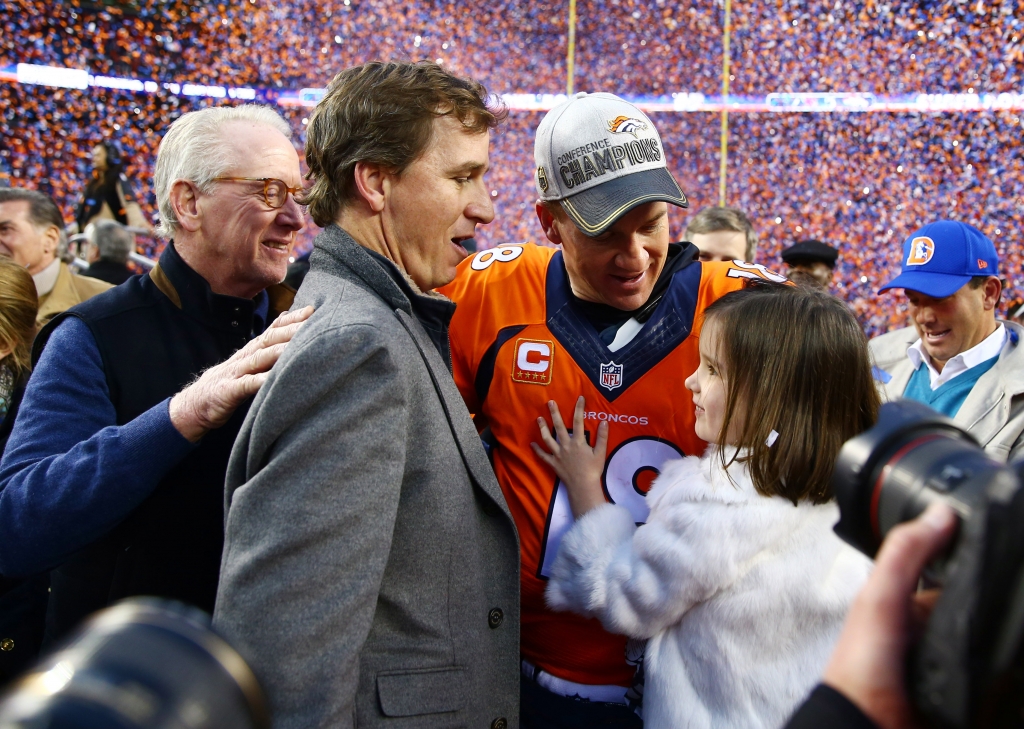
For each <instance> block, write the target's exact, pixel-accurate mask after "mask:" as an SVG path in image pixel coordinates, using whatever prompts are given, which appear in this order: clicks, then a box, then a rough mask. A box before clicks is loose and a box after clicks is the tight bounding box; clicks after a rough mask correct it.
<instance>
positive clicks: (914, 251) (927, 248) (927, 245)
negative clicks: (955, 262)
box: [907, 235, 935, 266]
mask: <svg viewBox="0 0 1024 729" xmlns="http://www.w3.org/2000/svg"><path fill="white" fill-rule="evenodd" d="M933 255H935V241H933V240H932V239H931V238H929V237H928V236H926V235H922V236H918V237H917V238H914V240H912V241H910V254H909V255H908V256H907V265H908V266H923V265H924V264H926V263H928V261H930V260H932V256H933Z"/></svg>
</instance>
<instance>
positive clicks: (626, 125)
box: [608, 116, 647, 138]
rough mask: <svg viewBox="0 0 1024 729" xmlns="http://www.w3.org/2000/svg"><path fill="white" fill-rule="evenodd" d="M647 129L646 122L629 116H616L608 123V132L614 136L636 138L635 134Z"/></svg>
mask: <svg viewBox="0 0 1024 729" xmlns="http://www.w3.org/2000/svg"><path fill="white" fill-rule="evenodd" d="M645 129H647V122H645V121H641V120H640V119H634V118H633V117H631V116H617V117H615V118H614V119H612V120H611V121H610V122H608V131H610V132H613V133H615V134H632V135H633V137H634V138H635V137H636V133H637V132H642V131H644V130H645Z"/></svg>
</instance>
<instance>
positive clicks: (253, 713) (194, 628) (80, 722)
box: [0, 598, 270, 729]
mask: <svg viewBox="0 0 1024 729" xmlns="http://www.w3.org/2000/svg"><path fill="white" fill-rule="evenodd" d="M209 622H210V620H209V617H208V616H207V615H206V614H205V613H203V612H202V611H200V610H197V609H195V608H189V607H187V606H185V605H182V604H180V603H175V602H171V601H167V600H156V599H146V598H142V599H133V600H126V601H124V602H122V603H119V604H118V605H115V606H114V607H111V608H108V609H107V610H104V611H102V612H100V613H98V614H97V615H96V616H95V617H93V618H92V619H91V620H90V621H89V622H88V623H87V624H86V625H85V626H84V627H83V629H82V630H81V631H80V632H79V633H78V634H77V635H76V636H75V637H74V638H72V639H71V641H70V642H69V643H68V644H67V645H66V646H65V647H64V648H62V649H61V650H59V651H57V652H56V653H53V654H51V655H50V656H48V657H47V658H44V659H43V661H42V662H40V663H39V664H38V665H37V666H36V667H35V668H34V669H33V670H31V671H30V672H29V673H28V674H26V675H25V676H24V677H23V678H22V679H20V680H19V681H17V682H16V683H15V684H14V685H13V686H12V687H11V689H10V691H9V693H8V694H7V695H6V696H5V697H4V699H3V701H2V702H0V729H35V728H36V727H47V729H92V728H93V727H104V729H141V728H142V727H146V728H147V729H172V728H174V729H177V728H179V727H182V728H183V727H191V728H193V729H214V728H217V729H266V728H267V727H269V726H270V722H269V719H268V714H267V710H266V704H265V699H264V697H263V694H262V691H261V690H260V687H259V685H258V684H257V683H256V679H255V677H254V676H253V674H252V672H251V671H250V670H249V667H248V666H247V665H246V664H245V662H244V661H243V660H242V658H241V657H240V656H239V655H238V654H237V653H236V652H235V651H234V649H232V648H231V647H230V646H229V645H228V644H227V643H226V642H224V641H223V640H222V639H221V638H219V637H218V636H217V635H215V634H214V633H213V632H212V631H211V630H210V629H209Z"/></svg>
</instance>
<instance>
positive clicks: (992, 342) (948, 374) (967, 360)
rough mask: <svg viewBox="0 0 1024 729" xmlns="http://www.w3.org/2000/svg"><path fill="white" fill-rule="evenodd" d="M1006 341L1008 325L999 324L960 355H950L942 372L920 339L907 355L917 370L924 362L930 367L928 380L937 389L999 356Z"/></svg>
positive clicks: (912, 345) (911, 346)
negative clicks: (936, 367)
mask: <svg viewBox="0 0 1024 729" xmlns="http://www.w3.org/2000/svg"><path fill="white" fill-rule="evenodd" d="M1005 342H1006V327H1004V326H1003V325H1002V324H999V326H997V327H996V330H995V331H994V332H992V333H991V334H989V335H988V336H987V337H985V339H983V340H982V341H981V342H979V343H978V344H976V345H974V346H973V347H971V348H970V349H968V350H966V351H964V352H961V353H960V354H958V355H955V356H953V357H950V358H949V360H948V361H947V362H946V365H945V367H943V368H942V372H939V371H938V370H936V369H935V367H933V366H932V362H931V358H929V357H928V356H927V355H926V354H925V352H924V350H923V349H922V348H921V340H920V339H918V340H917V341H916V342H914V343H913V344H911V345H910V348H909V349H908V350H907V357H909V358H910V363H911V364H912V365H914V369H915V370H916V369H920V367H921V365H922V364H924V365H925V366H926V367H927V368H928V380H929V382H930V383H931V387H932V389H933V390H937V389H939V388H940V387H942V386H943V385H945V384H946V383H947V382H949V381H950V380H952V379H953V378H954V377H956V376H957V375H962V374H963V373H964V372H966V371H967V370H969V369H971V368H972V367H977V366H978V365H980V364H981V363H982V362H987V361H988V360H990V359H992V358H993V357H997V356H998V355H999V353H1000V352H1002V351H1003V344H1004V343H1005Z"/></svg>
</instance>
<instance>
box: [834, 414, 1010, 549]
mask: <svg viewBox="0 0 1024 729" xmlns="http://www.w3.org/2000/svg"><path fill="white" fill-rule="evenodd" d="M1000 468H1003V464H1001V463H998V462H996V461H993V460H992V459H991V458H989V457H988V456H986V455H985V452H984V451H983V450H982V449H981V448H980V447H979V446H978V444H977V442H976V441H975V440H974V438H972V437H971V436H970V435H969V434H968V433H966V432H964V431H963V430H961V429H960V428H958V427H957V426H956V425H955V424H954V423H953V421H952V420H950V419H949V418H946V417H944V416H942V415H940V414H939V413H937V412H935V411H934V410H932V409H931V408H929V407H927V406H925V405H922V404H920V403H917V402H913V401H910V400H900V401H898V402H893V403H886V404H885V405H883V406H882V408H881V410H880V411H879V414H878V424H877V425H876V426H875V427H873V428H871V429H870V430H868V431H866V432H864V433H862V434H861V435H859V436H857V437H856V438H853V439H851V440H849V441H847V442H846V443H845V444H844V445H843V447H842V450H840V452H839V457H838V459H837V461H836V468H835V471H834V472H833V475H832V489H833V492H834V493H835V495H836V501H837V502H838V503H839V509H840V513H841V518H840V520H839V523H838V524H837V525H836V527H835V530H836V533H837V534H838V535H839V536H840V537H842V538H843V539H845V540H846V541H847V542H849V543H850V544H852V545H853V546H854V547H856V548H857V549H859V550H861V551H862V552H864V553H865V554H867V555H868V556H870V557H874V555H875V553H876V552H877V551H878V547H879V545H881V543H882V540H883V539H884V538H885V535H886V534H888V532H889V530H890V529H892V527H894V526H896V525H897V524H899V523H901V522H904V521H908V520H910V519H913V518H915V517H917V516H918V515H919V514H920V513H921V512H922V511H924V510H925V509H926V508H928V505H929V504H930V503H932V502H933V501H937V500H941V501H944V502H945V503H947V504H949V505H950V506H951V507H952V508H953V509H955V510H956V511H957V512H958V513H959V514H960V516H961V518H963V519H966V518H967V517H968V516H970V512H971V508H972V504H974V503H976V502H977V500H978V499H979V498H981V496H982V494H981V490H983V482H984V479H976V478H975V477H976V476H978V475H980V474H984V473H988V472H991V471H994V470H998V469H1000Z"/></svg>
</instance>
